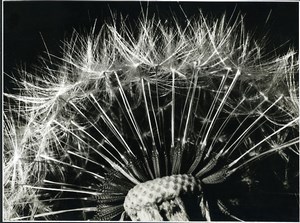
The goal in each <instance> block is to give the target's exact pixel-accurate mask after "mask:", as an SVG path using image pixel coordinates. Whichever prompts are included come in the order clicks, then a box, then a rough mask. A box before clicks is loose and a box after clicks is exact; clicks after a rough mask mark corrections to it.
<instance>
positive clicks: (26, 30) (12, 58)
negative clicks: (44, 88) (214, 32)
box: [3, 1, 299, 91]
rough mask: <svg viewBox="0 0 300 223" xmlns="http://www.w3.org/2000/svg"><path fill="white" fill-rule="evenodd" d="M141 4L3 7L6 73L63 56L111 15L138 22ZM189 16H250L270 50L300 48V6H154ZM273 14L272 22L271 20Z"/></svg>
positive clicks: (162, 13)
mask: <svg viewBox="0 0 300 223" xmlns="http://www.w3.org/2000/svg"><path fill="white" fill-rule="evenodd" d="M141 5H142V6H143V7H145V6H146V5H147V3H146V2H142V3H140V2H104V1H103V2H102V1H101V2H93V1H92V2H68V1H52V2H43V1H40V2H39V1H31V2H26V1H25V2H24V1H23V2H4V41H3V42H4V72H5V73H7V74H9V75H12V74H14V75H16V73H17V72H16V69H17V68H19V67H20V66H21V65H22V66H24V64H26V67H30V66H32V65H33V64H37V59H38V56H40V55H42V56H45V54H44V52H45V46H44V44H43V40H42V37H41V36H43V38H44V40H45V43H46V45H47V47H48V49H49V51H50V53H52V54H54V55H57V56H59V55H60V53H61V49H60V47H61V46H62V43H61V41H62V40H64V39H66V38H69V37H70V36H71V34H72V32H73V30H74V29H75V30H77V31H78V32H79V33H86V32H88V31H89V30H90V29H91V27H92V26H93V24H94V22H95V20H96V19H97V28H98V29H99V28H100V27H101V26H102V24H103V22H104V21H105V20H109V18H111V11H112V12H114V13H117V14H120V13H121V14H122V15H128V20H129V22H130V23H132V22H133V23H134V22H135V21H136V20H137V18H138V17H139V15H140V12H141ZM180 6H181V7H182V9H183V10H184V12H185V14H186V15H187V16H188V17H191V16H196V17H197V15H199V9H201V10H202V12H203V14H204V15H205V16H213V17H216V18H218V17H220V16H221V15H222V14H223V13H224V12H226V13H227V17H229V16H230V15H232V14H233V15H234V16H236V15H237V13H238V12H241V14H242V15H245V19H244V20H245V28H246V30H247V31H250V32H251V33H253V32H254V33H255V37H256V38H258V39H260V38H262V37H263V36H265V35H267V37H268V38H267V39H268V42H267V46H266V49H267V50H273V49H275V48H278V46H280V45H282V44H284V43H286V44H285V45H284V47H282V48H281V49H277V50H276V53H279V54H280V53H284V52H285V51H286V50H287V49H288V48H289V47H290V46H293V47H294V48H296V49H298V27H299V19H298V10H299V9H298V3H296V2H294V3H291V2H290V3H283V2H281V3H280V2H277V3H276V2H273V3H271V2H264V3H257V2H242V3H241V2H239V3H237V2H179V3H178V2H150V3H149V14H150V15H153V13H155V15H156V16H158V17H159V18H161V19H168V18H170V16H172V15H173V14H175V15H177V17H178V18H184V15H183V13H182V11H181V7H180ZM270 12H271V14H270V17H269V19H268V22H267V23H266V19H267V17H268V15H269V13H270ZM4 81H5V82H4V88H5V89H6V90H8V91H9V89H10V88H11V87H12V85H11V84H10V80H9V78H7V77H5V79H4Z"/></svg>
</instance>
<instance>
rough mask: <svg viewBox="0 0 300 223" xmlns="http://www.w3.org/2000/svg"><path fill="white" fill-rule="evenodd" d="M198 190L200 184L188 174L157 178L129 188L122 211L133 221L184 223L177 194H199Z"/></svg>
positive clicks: (183, 215) (181, 202) (182, 208)
mask: <svg viewBox="0 0 300 223" xmlns="http://www.w3.org/2000/svg"><path fill="white" fill-rule="evenodd" d="M200 191H201V187H200V184H199V182H198V181H197V180H196V179H195V178H194V177H193V176H192V175H187V174H183V175H172V176H166V177H162V178H157V179H154V180H150V181H147V182H144V183H140V184H138V185H136V186H135V187H134V188H132V189H131V190H130V191H129V192H128V194H127V196H126V198H125V201H124V208H125V211H126V213H127V214H128V215H129V216H130V218H131V219H132V220H133V221H138V220H142V221H162V220H171V221H187V220H189V219H188V215H187V213H186V210H185V206H184V203H183V201H182V199H181V195H184V194H200Z"/></svg>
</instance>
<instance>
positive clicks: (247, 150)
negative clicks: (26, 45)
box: [4, 16, 299, 220]
mask: <svg viewBox="0 0 300 223" xmlns="http://www.w3.org/2000/svg"><path fill="white" fill-rule="evenodd" d="M225 21H226V20H225V18H222V19H220V20H219V21H218V20H217V21H212V22H210V21H208V20H207V19H206V18H204V17H203V16H200V19H199V20H195V21H186V24H185V25H184V26H182V27H181V26H180V25H179V24H178V23H177V22H176V21H175V22H174V23H173V24H172V25H170V24H168V23H165V24H163V22H162V21H159V20H157V19H144V20H142V21H141V22H140V26H139V27H138V29H137V30H138V32H137V33H132V32H131V31H130V30H129V28H128V27H127V26H126V25H125V23H124V24H123V23H122V25H121V26H120V27H121V28H120V29H119V28H116V25H108V24H107V25H104V27H103V29H101V31H100V33H99V34H97V35H96V34H95V33H94V32H92V33H91V34H90V35H89V36H88V37H86V38H85V37H82V36H80V35H78V34H76V33H74V35H73V37H72V39H71V40H70V41H67V42H66V43H65V45H64V55H63V56H62V57H60V58H56V57H54V56H51V55H50V54H48V56H49V57H48V59H47V58H45V59H43V61H42V62H43V64H44V65H43V66H41V67H40V70H39V71H37V73H30V72H26V71H23V73H21V74H20V75H22V76H21V78H20V80H18V81H17V84H18V85H19V89H20V91H19V92H18V93H16V94H6V101H7V105H6V111H5V136H4V137H5V138H4V140H5V151H4V152H5V154H4V156H5V159H4V162H5V170H4V171H5V176H6V178H7V179H5V182H4V183H5V195H6V198H7V201H6V202H5V208H7V210H15V213H13V214H11V215H10V216H7V218H8V219H14V220H17V219H43V218H48V217H50V218H51V216H60V215H61V214H66V213H68V212H71V213H73V212H79V213H84V214H82V215H80V216H81V217H82V218H90V215H89V213H92V215H94V216H93V219H96V220H111V219H119V218H120V217H121V218H122V219H132V220H189V219H191V218H190V216H189V214H187V213H188V211H187V210H186V209H187V208H186V203H185V202H184V199H182V198H183V196H184V194H194V195H195V196H196V197H197V199H199V200H198V201H199V202H198V212H199V213H201V214H200V215H201V218H200V220H201V219H203V220H204V219H206V220H210V219H211V218H212V217H213V216H211V211H210V204H212V203H215V204H217V205H218V207H219V209H220V211H222V212H223V213H224V214H226V215H229V216H231V217H232V218H234V219H238V218H237V217H236V216H235V215H232V214H231V213H230V212H229V211H228V210H227V208H226V207H225V205H224V204H223V202H222V200H221V198H220V199H219V198H214V199H213V200H211V199H210V196H209V192H207V191H209V189H207V188H210V185H215V184H222V183H224V182H225V181H226V180H228V179H229V178H230V177H231V176H232V175H234V174H237V175H238V174H239V173H243V174H240V175H243V176H244V179H246V177H245V176H247V177H248V175H247V174H250V171H249V169H250V167H251V165H252V163H255V161H258V160H261V159H262V158H264V157H266V156H268V155H271V154H273V155H274V154H275V155H279V156H282V157H284V158H286V159H287V160H288V159H289V158H288V156H293V155H294V156H298V146H297V144H298V140H299V138H298V119H299V118H298V88H297V80H295V75H296V73H297V71H298V70H297V62H296V59H295V53H294V52H293V51H289V52H288V53H287V54H286V55H283V56H281V57H274V58H272V57H269V56H268V57H267V56H266V55H265V54H263V52H262V48H261V47H260V46H258V44H257V42H255V41H254V40H252V39H251V38H250V37H249V36H248V35H247V34H246V33H245V31H244V29H243V28H244V27H243V24H242V22H241V20H239V19H236V21H229V22H228V23H227V22H225ZM285 151H290V152H287V153H286V152H285ZM167 185H169V186H170V185H172V186H170V187H168V186H167ZM16 192H17V193H16ZM207 193H208V194H207ZM12 194H17V195H18V197H17V199H18V202H15V201H13V202H15V203H14V204H12V199H13V196H11V195H12ZM15 199H16V198H15ZM73 200H76V202H72V201H73ZM21 201H22V202H23V203H22V202H21ZM70 201H71V203H76V205H77V206H71V207H70V208H64V207H65V206H64V205H65V204H66V203H64V202H67V204H68V205H70ZM124 208H125V209H124ZM46 210H47V211H46ZM91 218H92V217H91ZM196 220H197V219H196ZM198 220H199V219H198Z"/></svg>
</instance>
